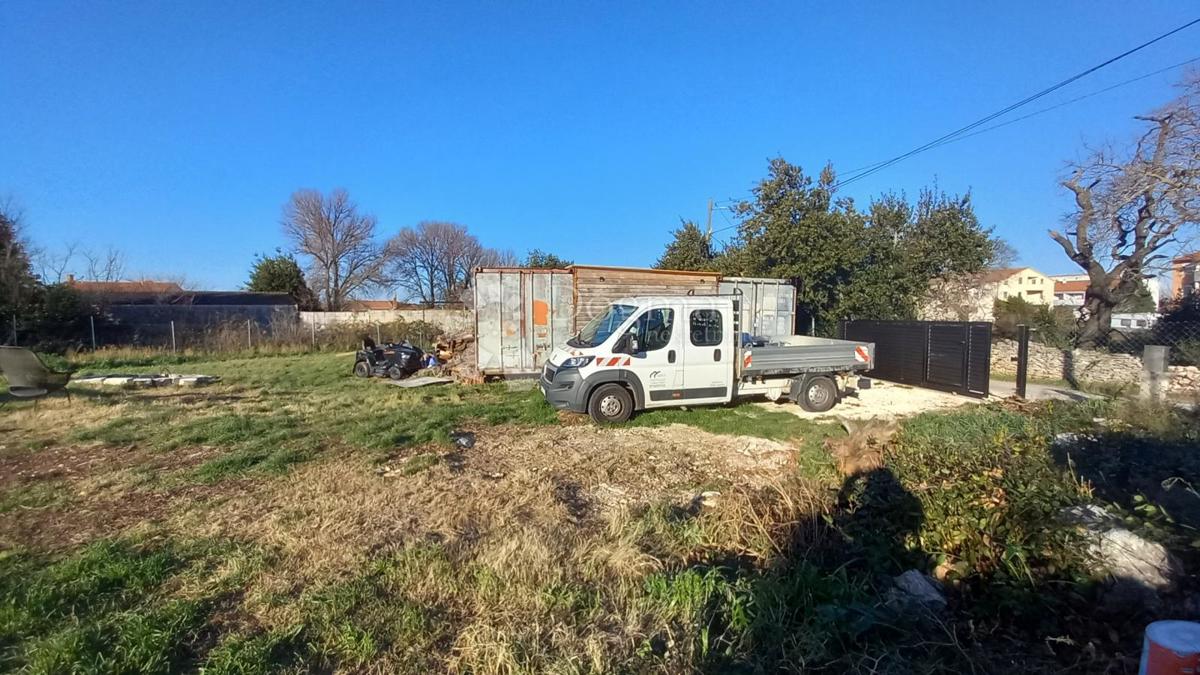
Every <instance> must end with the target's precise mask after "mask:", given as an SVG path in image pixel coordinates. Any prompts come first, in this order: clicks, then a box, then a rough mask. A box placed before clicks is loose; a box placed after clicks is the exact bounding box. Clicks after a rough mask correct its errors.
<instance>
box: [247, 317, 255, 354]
mask: <svg viewBox="0 0 1200 675" xmlns="http://www.w3.org/2000/svg"><path fill="white" fill-rule="evenodd" d="M246 349H247V350H250V349H254V344H253V343H252V342H250V319H246Z"/></svg>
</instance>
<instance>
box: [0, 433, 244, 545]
mask: <svg viewBox="0 0 1200 675" xmlns="http://www.w3.org/2000/svg"><path fill="white" fill-rule="evenodd" d="M219 454H221V451H220V450H219V449H216V448H209V447H200V448H186V449H179V450H175V451H172V452H151V451H148V450H145V449H140V448H135V447H110V446H66V447H54V448H43V449H39V450H29V451H6V452H5V453H4V454H3V455H0V493H19V492H21V491H28V490H33V489H39V488H41V489H44V490H45V491H47V492H49V493H51V494H52V496H53V499H52V500H50V502H49V503H48V504H44V505H40V504H32V505H25V504H16V505H14V506H13V507H12V508H11V509H10V510H9V511H8V512H6V513H4V514H3V517H0V550H3V549H8V548H15V547H22V548H30V549H34V550H42V551H52V550H62V549H69V548H73V547H75V546H79V545H81V544H86V543H88V542H90V541H93V540H95V539H99V538H102V537H107V536H112V535H115V534H120V533H122V532H125V531H127V530H130V529H133V528H137V527H152V526H153V525H154V524H156V523H159V522H162V521H163V520H165V518H166V517H167V515H168V514H169V513H171V512H172V511H173V510H174V509H175V508H176V507H177V506H178V505H179V504H181V503H189V504H190V503H204V502H207V501H209V500H211V499H213V498H216V497H219V496H228V495H229V494H230V493H232V492H238V491H240V490H242V489H245V488H246V487H247V486H248V484H249V481H242V482H238V481H226V482H223V483H221V484H220V485H191V484H182V483H181V484H177V485H162V486H156V485H152V484H151V485H147V484H146V483H147V482H148V481H152V480H154V479H156V478H157V477H161V476H162V475H163V474H166V473H171V472H179V471H183V470H187V469H190V468H194V467H196V466H198V465H199V464H201V463H203V462H205V461H207V460H208V459H211V458H212V457H214V456H216V455H219Z"/></svg>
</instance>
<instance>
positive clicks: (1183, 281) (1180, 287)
mask: <svg viewBox="0 0 1200 675" xmlns="http://www.w3.org/2000/svg"><path fill="white" fill-rule="evenodd" d="M1196 292H1200V251H1195V252H1193V253H1189V254H1187V255H1181V256H1179V257H1178V258H1175V259H1174V260H1172V261H1171V297H1172V298H1183V297H1187V296H1189V295H1191V294H1193V293H1196Z"/></svg>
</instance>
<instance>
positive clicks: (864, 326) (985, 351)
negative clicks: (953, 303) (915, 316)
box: [839, 321, 992, 397]
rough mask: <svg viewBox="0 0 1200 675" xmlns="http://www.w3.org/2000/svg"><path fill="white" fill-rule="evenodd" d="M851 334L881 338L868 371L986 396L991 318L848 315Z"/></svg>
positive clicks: (845, 330)
mask: <svg viewBox="0 0 1200 675" xmlns="http://www.w3.org/2000/svg"><path fill="white" fill-rule="evenodd" d="M839 329H840V330H839V333H840V335H841V337H842V338H843V339H846V340H860V341H863V342H874V343H875V368H874V369H873V370H871V371H870V372H869V373H868V374H869V375H871V376H873V377H878V378H879V379H881V380H891V381H893V382H901V383H903V384H911V385H914V386H918V387H928V388H930V389H942V390H945V391H953V392H956V393H959V394H966V395H968V396H978V397H984V396H987V394H988V388H989V386H990V383H991V373H990V368H989V364H990V362H991V352H992V342H991V324H989V323H985V322H975V321H843V322H842V323H841V325H840V327H839Z"/></svg>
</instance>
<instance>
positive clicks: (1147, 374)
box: [1139, 345, 1171, 401]
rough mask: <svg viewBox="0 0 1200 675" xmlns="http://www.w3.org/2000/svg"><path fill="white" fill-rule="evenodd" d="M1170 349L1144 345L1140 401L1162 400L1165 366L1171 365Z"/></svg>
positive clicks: (1165, 374) (1165, 375)
mask: <svg viewBox="0 0 1200 675" xmlns="http://www.w3.org/2000/svg"><path fill="white" fill-rule="evenodd" d="M1170 355H1171V348H1170V347H1164V346H1162V345H1146V347H1145V348H1144V350H1143V352H1142V387H1141V389H1140V390H1139V393H1140V394H1141V397H1142V399H1144V400H1147V401H1158V400H1159V399H1161V398H1162V389H1163V386H1162V385H1163V381H1164V380H1166V377H1167V366H1168V365H1170V363H1171V358H1170Z"/></svg>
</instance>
